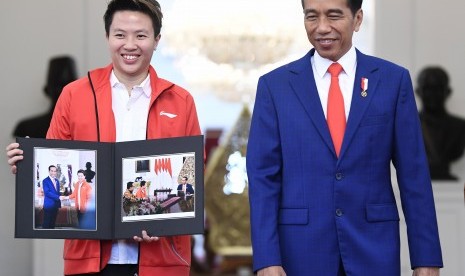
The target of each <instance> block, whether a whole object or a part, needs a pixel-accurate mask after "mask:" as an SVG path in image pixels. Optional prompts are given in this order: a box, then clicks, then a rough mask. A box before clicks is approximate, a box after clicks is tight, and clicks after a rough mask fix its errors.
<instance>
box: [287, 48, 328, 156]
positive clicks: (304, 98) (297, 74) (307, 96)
mask: <svg viewBox="0 0 465 276" xmlns="http://www.w3.org/2000/svg"><path fill="white" fill-rule="evenodd" d="M314 52H315V50H314V49H312V50H311V51H310V52H309V53H308V54H307V55H305V56H304V57H303V58H302V59H300V60H298V61H297V62H296V63H294V64H292V65H291V66H290V68H289V70H290V78H289V83H290V85H291V87H292V89H293V91H294V93H295V94H296V96H297V98H298V99H299V101H300V103H301V104H302V106H303V108H304V109H305V112H306V113H307V115H308V116H309V117H310V119H311V120H312V122H313V124H314V125H315V128H316V129H317V130H318V133H319V134H320V136H321V138H322V139H323V141H324V142H325V144H326V145H327V146H328V148H329V149H330V150H331V151H332V152H333V153H334V154H336V153H335V151H334V146H333V141H332V140H331V135H330V134H329V129H328V124H327V123H326V119H325V116H324V113H323V108H322V107H321V101H320V96H319V95H318V91H317V88H316V84H315V78H314V77H313V69H312V65H311V61H310V59H311V57H312V56H313V54H314Z"/></svg>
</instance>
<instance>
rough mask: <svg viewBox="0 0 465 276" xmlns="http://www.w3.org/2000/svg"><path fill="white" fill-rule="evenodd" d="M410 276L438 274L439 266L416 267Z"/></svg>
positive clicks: (434, 275)
mask: <svg viewBox="0 0 465 276" xmlns="http://www.w3.org/2000/svg"><path fill="white" fill-rule="evenodd" d="M412 276H439V267H417V268H415V270H413V274H412Z"/></svg>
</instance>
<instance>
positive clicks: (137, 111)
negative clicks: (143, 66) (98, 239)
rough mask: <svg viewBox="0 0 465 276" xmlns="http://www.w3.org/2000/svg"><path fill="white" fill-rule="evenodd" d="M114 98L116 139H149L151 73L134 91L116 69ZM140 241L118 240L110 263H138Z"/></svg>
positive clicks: (113, 79)
mask: <svg viewBox="0 0 465 276" xmlns="http://www.w3.org/2000/svg"><path fill="white" fill-rule="evenodd" d="M110 84H111V100H112V109H113V114H114V115H115V125H116V142H122V141H134V140H145V139H146V131H147V118H148V114H149V105H150V95H151V93H152V88H151V86H150V75H147V78H146V79H145V80H144V81H142V83H141V84H140V85H137V86H134V87H133V88H132V90H131V93H130V94H131V95H129V92H128V91H127V89H126V87H125V86H124V84H122V83H120V82H119V80H118V78H117V77H116V75H115V74H114V72H112V73H111V76H110ZM138 247H139V245H138V243H137V242H135V241H133V240H129V239H128V240H118V241H115V242H113V245H112V248H111V256H110V261H109V262H108V263H110V264H137V260H138V257H139V248H138Z"/></svg>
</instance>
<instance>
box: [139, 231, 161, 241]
mask: <svg viewBox="0 0 465 276" xmlns="http://www.w3.org/2000/svg"><path fill="white" fill-rule="evenodd" d="M159 239H160V238H159V237H150V236H149V235H148V234H147V231H145V230H142V237H138V236H134V240H135V241H136V242H154V241H158V240H159Z"/></svg>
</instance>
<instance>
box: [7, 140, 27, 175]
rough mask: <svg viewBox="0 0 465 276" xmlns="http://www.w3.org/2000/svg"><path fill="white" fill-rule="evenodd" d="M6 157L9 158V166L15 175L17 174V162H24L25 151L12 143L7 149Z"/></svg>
mask: <svg viewBox="0 0 465 276" xmlns="http://www.w3.org/2000/svg"><path fill="white" fill-rule="evenodd" d="M6 157H7V158H8V165H10V170H11V172H12V173H13V174H16V162H18V161H20V160H23V158H24V156H23V150H21V149H20V148H19V144H18V143H11V144H9V145H8V146H7V147H6Z"/></svg>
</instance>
